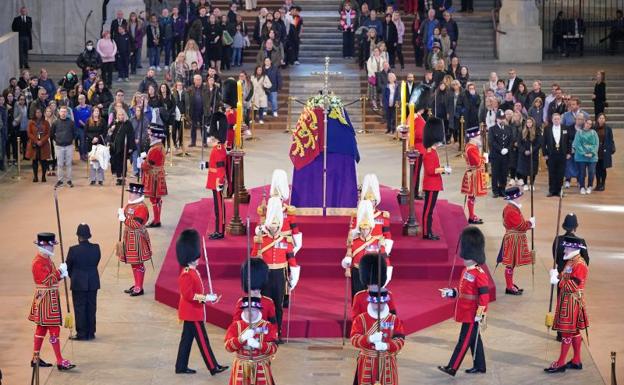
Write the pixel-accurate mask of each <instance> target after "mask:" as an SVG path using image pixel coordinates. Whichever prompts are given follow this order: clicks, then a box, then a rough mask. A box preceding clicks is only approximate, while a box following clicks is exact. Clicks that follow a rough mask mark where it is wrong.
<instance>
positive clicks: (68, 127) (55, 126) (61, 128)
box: [50, 106, 76, 187]
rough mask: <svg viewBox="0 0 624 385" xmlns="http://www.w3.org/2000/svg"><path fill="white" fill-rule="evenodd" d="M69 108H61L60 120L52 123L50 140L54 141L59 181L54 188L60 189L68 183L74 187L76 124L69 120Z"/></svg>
mask: <svg viewBox="0 0 624 385" xmlns="http://www.w3.org/2000/svg"><path fill="white" fill-rule="evenodd" d="M68 109H69V107H67V106H61V107H60V108H59V118H58V119H57V120H56V121H55V122H54V123H52V129H51V132H50V139H52V140H54V153H55V154H56V168H57V174H56V175H57V177H58V180H57V182H56V185H55V186H54V187H60V186H62V185H63V183H64V182H67V185H69V187H74V185H73V184H72V181H71V177H72V159H73V157H74V136H75V130H76V129H75V126H74V122H72V120H71V119H70V118H69V116H68V115H67V114H68Z"/></svg>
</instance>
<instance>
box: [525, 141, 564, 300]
mask: <svg viewBox="0 0 624 385" xmlns="http://www.w3.org/2000/svg"><path fill="white" fill-rule="evenodd" d="M529 139H530V137H529ZM529 155H530V159H529V162H530V165H529V167H530V171H531V175H530V178H531V179H530V183H529V188H530V189H531V217H533V215H534V214H533V184H534V181H533V179H534V178H533V143H529ZM558 224H559V218H557V226H558ZM557 228H558V227H557ZM531 287H532V288H533V289H535V228H534V227H533V226H531Z"/></svg>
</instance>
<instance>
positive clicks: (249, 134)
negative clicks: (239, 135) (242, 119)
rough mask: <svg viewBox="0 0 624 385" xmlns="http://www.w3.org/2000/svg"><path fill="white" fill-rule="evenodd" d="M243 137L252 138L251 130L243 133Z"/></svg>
mask: <svg viewBox="0 0 624 385" xmlns="http://www.w3.org/2000/svg"><path fill="white" fill-rule="evenodd" d="M243 135H245V136H251V130H245V132H244V133H243Z"/></svg>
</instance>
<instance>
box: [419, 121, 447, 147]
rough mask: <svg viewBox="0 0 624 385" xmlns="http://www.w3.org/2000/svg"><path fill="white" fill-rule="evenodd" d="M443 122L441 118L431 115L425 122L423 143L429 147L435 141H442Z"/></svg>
mask: <svg viewBox="0 0 624 385" xmlns="http://www.w3.org/2000/svg"><path fill="white" fill-rule="evenodd" d="M443 125H444V122H442V119H440V118H436V117H431V118H429V119H428V120H427V123H426V124H425V130H424V134H423V145H424V146H425V148H429V147H431V146H433V145H434V144H436V143H444V126H443Z"/></svg>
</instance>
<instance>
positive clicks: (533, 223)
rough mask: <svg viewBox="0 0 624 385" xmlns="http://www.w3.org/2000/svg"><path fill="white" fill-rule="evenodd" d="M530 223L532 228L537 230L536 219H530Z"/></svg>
mask: <svg viewBox="0 0 624 385" xmlns="http://www.w3.org/2000/svg"><path fill="white" fill-rule="evenodd" d="M529 222H531V228H533V229H534V228H535V217H531V218H529Z"/></svg>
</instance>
